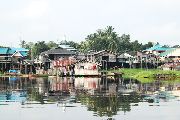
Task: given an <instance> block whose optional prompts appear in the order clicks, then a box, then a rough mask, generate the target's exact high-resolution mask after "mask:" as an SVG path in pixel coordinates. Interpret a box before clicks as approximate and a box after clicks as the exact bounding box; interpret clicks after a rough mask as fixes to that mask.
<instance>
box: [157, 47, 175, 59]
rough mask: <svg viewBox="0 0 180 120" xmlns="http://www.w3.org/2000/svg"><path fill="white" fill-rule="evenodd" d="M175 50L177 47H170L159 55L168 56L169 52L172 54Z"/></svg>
mask: <svg viewBox="0 0 180 120" xmlns="http://www.w3.org/2000/svg"><path fill="white" fill-rule="evenodd" d="M174 50H176V49H175V48H170V49H168V50H167V51H165V52H163V53H161V54H160V55H159V56H160V57H165V56H167V55H168V54H171V53H172V52H173V51H174Z"/></svg>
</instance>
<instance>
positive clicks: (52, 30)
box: [0, 0, 180, 47]
mask: <svg viewBox="0 0 180 120" xmlns="http://www.w3.org/2000/svg"><path fill="white" fill-rule="evenodd" d="M179 6H180V0H0V45H5V46H10V47H11V46H15V47H17V46H18V45H19V43H20V42H19V41H20V39H24V40H25V41H27V42H36V41H42V40H44V41H47V42H48V41H50V40H52V41H55V42H57V40H59V41H60V40H63V39H65V36H66V40H68V41H70V40H72V41H75V42H80V41H83V40H84V39H85V37H86V36H87V35H88V34H91V33H94V32H96V30H97V29H103V28H105V27H106V26H113V27H114V28H115V31H116V32H117V33H118V34H119V35H121V34H123V33H125V34H130V36H131V40H132V41H134V40H139V42H142V43H147V42H148V41H152V42H159V43H160V44H169V45H176V44H179V45H180V15H179V14H180V7H179ZM20 36H21V37H20Z"/></svg>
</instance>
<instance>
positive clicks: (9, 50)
mask: <svg viewBox="0 0 180 120" xmlns="http://www.w3.org/2000/svg"><path fill="white" fill-rule="evenodd" d="M16 51H19V52H27V51H29V50H28V49H25V48H0V54H14V53H15V52H16Z"/></svg>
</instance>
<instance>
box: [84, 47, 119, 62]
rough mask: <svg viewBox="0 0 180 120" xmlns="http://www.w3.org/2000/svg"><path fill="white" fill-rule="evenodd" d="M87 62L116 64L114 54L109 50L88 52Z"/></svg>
mask: <svg viewBox="0 0 180 120" xmlns="http://www.w3.org/2000/svg"><path fill="white" fill-rule="evenodd" d="M86 59H87V61H90V62H102V61H106V62H116V54H114V53H112V52H110V51H109V50H101V51H98V52H90V53H88V54H87V58H86Z"/></svg>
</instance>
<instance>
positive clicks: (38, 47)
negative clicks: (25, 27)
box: [32, 41, 50, 57]
mask: <svg viewBox="0 0 180 120" xmlns="http://www.w3.org/2000/svg"><path fill="white" fill-rule="evenodd" d="M49 49H50V48H49V47H48V45H47V44H46V43H45V41H38V42H37V43H35V44H34V45H33V48H32V53H33V56H34V57H36V56H37V55H40V53H41V52H44V51H47V50H49Z"/></svg>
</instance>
